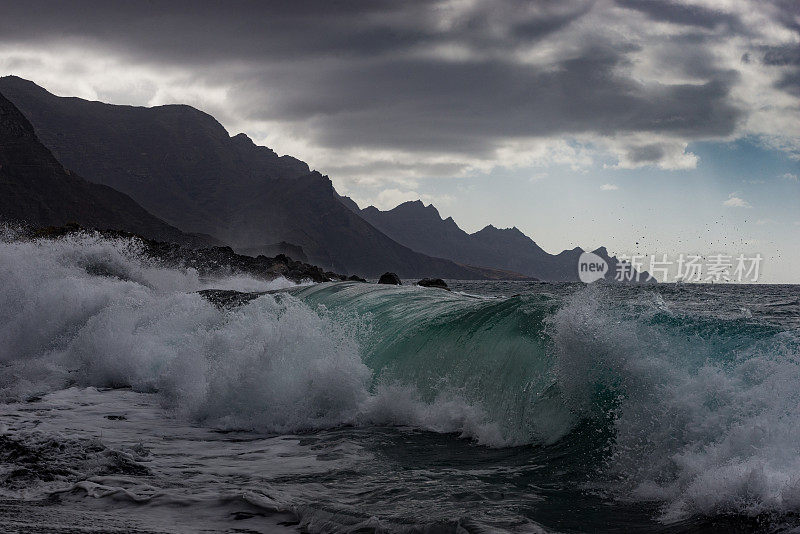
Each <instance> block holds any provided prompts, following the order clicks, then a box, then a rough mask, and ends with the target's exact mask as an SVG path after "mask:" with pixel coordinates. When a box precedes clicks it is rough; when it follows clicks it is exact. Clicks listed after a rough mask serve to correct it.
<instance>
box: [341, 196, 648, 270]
mask: <svg viewBox="0 0 800 534" xmlns="http://www.w3.org/2000/svg"><path fill="white" fill-rule="evenodd" d="M342 201H343V202H344V203H345V204H346V205H348V206H349V207H350V209H354V208H353V206H355V209H359V208H358V205H357V204H356V203H355V202H354V201H353V200H352V199H350V198H347V197H343V200H342ZM359 213H360V214H361V215H362V216H363V217H364V218H365V219H367V220H368V221H369V222H370V223H372V225H373V226H375V227H376V228H378V229H379V230H381V231H382V232H384V233H385V234H386V235H388V236H389V237H391V238H393V239H395V240H396V241H397V242H399V243H401V244H405V245H407V246H411V247H412V248H415V250H418V251H420V252H423V253H425V254H430V255H436V256H440V257H444V258H449V259H452V260H453V261H456V262H461V263H466V264H470V265H485V266H487V267H491V268H495V269H503V270H510V271H514V272H518V273H521V274H524V275H527V276H531V277H535V278H538V279H541V280H550V281H574V280H577V279H578V261H579V258H580V255H581V254H582V253H583V252H585V251H584V250H583V249H582V248H580V247H575V248H573V249H568V250H563V251H561V252H560V253H558V254H550V253H548V252H546V251H545V250H544V249H542V248H541V247H540V246H539V245H537V244H536V242H535V241H534V240H533V239H531V238H530V237H529V236H527V235H525V234H524V233H523V232H522V231H521V230H520V229H519V228H517V227H516V226H514V227H511V228H497V227H495V226H494V225H492V224H487V225H486V226H484V227H483V228H481V229H480V230H478V231H476V232H473V233H471V234H470V233H467V232H466V231H464V230H462V229H461V228H460V227H459V226H458V224H457V223H456V222H455V221H454V220H453V218H452V217H447V218H446V219H443V218H442V217H441V214H440V213H439V210H438V209H437V208H436V207H435V206H434V205H433V204H429V205H428V206H426V205H425V204H424V203H423V202H422V201H421V200H410V201H407V202H403V203H401V204H399V205H398V206H396V207H394V208H392V209H390V210H386V211H381V210H379V209H377V208H376V207H374V206H368V207H366V208H364V209H359ZM591 252H594V253H595V254H597V255H598V256H600V257H601V258H603V259H604V260H605V261H606V263H607V264H608V265H609V270H608V273H607V275H606V278H607V279H613V278H614V275H615V274H616V270H617V266H618V263H619V260H617V258H616V257H615V256H610V255H609V254H608V250H607V249H606V247H604V246H601V247H598V248H597V249H595V250H593V251H591ZM642 276H643V277H644V278H645V279H646V278H647V277H648V275H647V274H646V273H642Z"/></svg>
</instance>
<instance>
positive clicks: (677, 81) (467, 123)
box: [0, 0, 800, 282]
mask: <svg viewBox="0 0 800 534" xmlns="http://www.w3.org/2000/svg"><path fill="white" fill-rule="evenodd" d="M0 13H2V16H0V75H4V74H16V75H19V76H22V77H24V78H28V79H31V80H33V81H34V82H36V83H38V84H39V85H42V86H44V87H45V88H47V89H48V90H50V91H52V92H54V93H56V94H60V95H70V96H80V97H84V98H90V99H98V100H103V101H107V102H112V103H124V104H138V105H159V104H164V103H174V102H180V103H188V104H191V105H194V106H196V107H198V108H201V109H203V110H204V111H207V112H209V113H211V114H212V115H214V116H215V117H217V118H218V119H219V120H220V121H221V122H222V123H223V124H224V125H225V126H226V127H227V128H228V130H229V132H230V133H231V134H235V133H238V132H241V131H243V132H246V133H247V134H248V135H250V136H251V137H252V138H253V139H254V140H256V142H258V143H260V144H265V145H268V146H270V147H272V148H273V149H275V150H276V151H277V152H279V153H281V154H291V155H293V156H296V157H299V158H301V159H303V160H305V161H307V162H309V164H310V165H311V166H312V167H314V168H316V169H318V170H320V171H321V172H323V173H325V174H328V175H330V176H331V178H332V179H333V181H334V184H335V185H336V186H337V189H338V190H339V191H340V192H341V193H343V194H349V195H351V196H352V197H353V198H354V199H355V200H356V201H358V202H359V203H360V204H361V205H362V206H363V205H366V204H375V205H377V206H378V207H381V208H384V209H385V208H390V207H393V206H394V205H396V204H397V203H399V202H401V201H404V200H409V199H416V198H422V199H423V200H424V201H426V202H433V203H434V204H435V205H436V206H437V207H439V209H440V212H441V213H442V215H443V216H448V215H452V216H453V217H454V218H455V220H456V221H457V222H458V223H459V224H460V225H461V226H462V227H464V228H465V229H467V230H469V231H474V230H477V229H479V228H481V227H482V226H484V225H486V224H489V223H493V224H494V225H495V226H500V227H504V226H517V227H519V228H520V229H522V230H523V231H524V232H526V233H527V234H528V235H530V236H531V237H532V238H533V239H535V240H536V241H537V242H538V243H539V244H540V245H542V246H543V247H545V248H546V249H547V250H549V251H551V252H557V251H560V250H561V249H564V248H572V247H573V246H576V245H578V246H583V247H585V248H592V247H595V246H599V245H607V246H608V247H609V249H610V250H611V251H613V252H617V253H635V252H643V253H670V254H677V253H681V252H684V253H690V252H704V253H709V252H726V253H731V254H736V253H739V252H747V253H751V252H761V253H763V254H764V255H765V256H766V259H765V263H764V272H765V275H766V278H765V279H766V280H769V281H792V282H800V238H799V237H798V236H800V209H798V207H800V182H799V181H798V176H799V175H800V162H799V159H798V158H800V2H798V1H796V0H772V1H768V0H758V1H756V0H752V1H749V0H714V1H712V0H681V1H662V0H616V1H612V0H596V1H589V0H587V1H583V0H553V1H532V2H513V1H508V2H506V1H491V2H488V1H487V2H477V1H460V0H456V1H443V2H416V1H402V2H400V1H395V0H391V1H376V0H370V1H364V2H351V1H344V2H338V1H332V0H320V1H302V0H300V1H298V0H290V1H286V2H270V1H264V2H232V1H227V2H219V3H210V2H196V1H186V2H180V1H170V2H126V3H119V2H107V1H98V2H68V1H67V2H35V1H33V2H31V1H28V2H6V1H4V0H0Z"/></svg>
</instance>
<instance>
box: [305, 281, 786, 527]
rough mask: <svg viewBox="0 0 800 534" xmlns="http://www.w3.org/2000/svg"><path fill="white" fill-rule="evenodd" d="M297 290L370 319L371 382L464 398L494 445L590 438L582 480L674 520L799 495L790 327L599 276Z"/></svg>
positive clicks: (341, 316)
mask: <svg viewBox="0 0 800 534" xmlns="http://www.w3.org/2000/svg"><path fill="white" fill-rule="evenodd" d="M292 293H293V294H294V295H295V296H297V297H298V298H300V299H301V300H303V301H304V302H306V303H308V304H309V305H311V306H312V307H319V306H322V307H324V308H325V309H326V310H327V312H328V313H332V314H333V316H335V317H338V320H340V321H347V320H349V319H348V318H349V317H359V318H360V320H362V321H364V324H363V328H362V329H361V332H362V333H361V336H362V337H361V346H362V350H363V358H364V361H365V363H366V364H367V365H368V367H369V368H370V369H371V371H372V372H373V383H372V388H373V390H375V389H377V388H380V387H381V385H382V384H386V383H402V384H404V385H406V386H413V387H415V388H417V389H418V391H419V392H420V395H421V396H422V398H423V400H424V401H425V402H428V403H431V402H435V401H436V399H437V398H440V397H441V396H443V395H444V396H449V397H451V398H455V397H458V398H461V399H463V400H464V401H465V402H467V403H468V404H469V405H471V406H473V407H475V408H476V410H477V413H479V414H481V417H483V418H484V422H483V423H484V424H486V425H488V424H491V425H493V426H494V428H495V429H496V434H494V435H493V439H491V440H485V441H487V442H488V443H489V444H492V445H506V446H507V445H515V444H524V443H530V444H540V445H543V446H554V447H555V446H556V445H557V444H559V443H562V442H564V441H565V440H566V441H568V442H569V441H575V440H581V441H583V442H584V444H583V445H582V446H579V448H578V449H579V450H580V451H582V452H581V453H580V454H576V455H575V457H574V458H573V461H574V462H575V463H576V464H578V463H581V462H586V461H591V462H596V465H595V467H596V469H597V473H596V474H595V475H594V476H593V477H591V480H590V481H588V482H587V484H588V485H590V486H592V487H594V488H595V489H597V490H599V491H606V492H610V493H613V494H615V495H618V496H623V497H625V498H629V499H634V500H638V501H642V500H643V501H656V502H666V503H668V504H667V505H665V507H664V509H663V517H662V519H664V520H665V521H671V520H677V519H681V518H684V517H687V516H692V515H696V514H701V515H714V514H720V513H723V514H724V513H737V514H739V513H742V512H743V511H744V512H745V513H747V514H749V515H756V514H759V513H762V512H771V511H775V510H780V511H792V510H796V509H798V507H799V506H800V390H798V388H797V387H796V384H798V383H800V338H799V337H798V333H797V330H796V329H794V328H792V327H786V326H781V325H778V324H774V323H769V322H763V321H759V320H754V319H753V318H752V317H750V316H749V314H748V313H746V312H744V311H743V312H741V313H738V314H733V315H732V314H730V313H728V311H727V310H715V309H714V307H713V306H711V305H710V306H708V307H706V309H704V310H703V313H698V311H697V309H696V308H695V309H694V311H693V312H683V311H675V310H673V309H672V307H673V306H671V305H670V304H669V303H668V302H666V301H665V300H664V299H663V298H662V297H661V295H660V294H659V293H657V292H654V291H652V290H646V291H645V290H631V289H630V288H625V289H616V288H613V287H606V288H604V287H601V286H592V287H588V288H576V287H573V288H571V289H569V290H568V291H561V292H560V294H554V293H542V292H539V293H537V294H527V295H520V296H514V297H510V298H496V299H491V298H470V297H467V296H464V295H459V294H451V293H446V292H443V291H440V290H429V289H423V288H416V287H380V286H369V285H360V284H336V285H330V286H325V285H322V286H314V287H308V288H302V289H296V290H292ZM632 294H633V298H632ZM692 300H693V299H692V298H691V297H688V301H692ZM723 312H724V313H723ZM587 425H588V427H587ZM587 428H588V429H589V430H587ZM478 437H479V438H480V437H481V436H480V435H478ZM596 451H602V452H601V454H599V455H598V454H596Z"/></svg>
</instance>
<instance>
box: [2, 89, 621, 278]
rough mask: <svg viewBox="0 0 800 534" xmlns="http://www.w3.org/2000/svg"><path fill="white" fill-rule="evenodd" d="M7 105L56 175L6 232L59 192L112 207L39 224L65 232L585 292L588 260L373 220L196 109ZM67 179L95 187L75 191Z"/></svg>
mask: <svg viewBox="0 0 800 534" xmlns="http://www.w3.org/2000/svg"><path fill="white" fill-rule="evenodd" d="M0 93H2V94H3V95H5V96H6V97H7V98H8V99H9V100H10V101H11V102H13V103H14V105H16V107H18V108H19V110H20V111H21V112H22V113H23V114H24V115H25V117H26V118H27V120H29V121H30V123H31V124H32V125H33V129H34V130H35V134H36V136H38V139H40V140H41V143H43V145H44V146H43V147H41V150H39V152H40V153H42V154H44V153H43V152H42V151H43V150H44V151H45V152H46V151H47V149H49V151H51V152H52V155H51V156H49V158H50V161H49V163H48V164H47V165H43V166H42V168H45V167H47V168H49V169H50V170H49V171H47V172H46V173H43V174H46V175H47V176H49V178H47V180H49V181H47V180H45V181H39V182H37V180H39V178H38V175H39V174H42V173H38V174H37V173H35V172H33V171H30V172H28V174H27V175H26V176H25V177H24V179H20V180H19V182H20V183H24V184H26V185H25V187H28V188H34V189H37V191H38V193H36V194H33V193H31V194H28V193H27V192H25V190H24V188H23V187H21V186H19V184H18V186H17V189H16V192H15V195H16V196H15V197H13V198H15V199H16V200H13V201H8V200H7V201H6V202H5V203H4V207H3V211H2V212H0V215H2V216H4V217H6V218H9V217H16V218H20V217H21V216H24V215H26V214H29V215H30V214H31V213H33V212H35V211H36V209H35V207H34V206H33V205H32V202H33V201H32V200H26V199H29V198H36V199H38V200H36V202H38V204H40V205H49V204H48V203H50V202H51V201H53V202H54V199H55V198H56V197H65V194H64V193H61V192H60V191H61V189H64V188H67V189H69V188H73V189H74V188H79V189H80V188H82V189H81V190H82V191H83V190H92V191H94V193H92V195H94V197H98V196H104V199H103V200H102V201H100V200H98V201H96V202H95V203H94V204H92V205H82V204H74V206H73V208H74V210H73V211H74V212H75V213H76V214H81V215H80V216H78V215H75V216H72V218H71V219H70V218H69V217H67V215H68V214H65V215H64V216H60V217H49V218H48V217H45V216H38V215H36V216H31V217H30V218H31V222H32V223H35V224H59V223H60V221H66V219H65V217H66V218H67V219H69V220H73V221H76V222H81V221H88V222H92V221H94V225H95V226H96V225H97V224H100V223H102V224H103V225H105V226H115V225H117V226H119V227H120V228H121V229H125V230H128V231H133V232H139V233H142V234H143V235H147V236H148V237H158V236H161V237H163V238H164V239H167V240H183V241H184V242H187V237H186V235H188V234H189V233H191V234H207V235H208V236H213V238H207V239H206V242H208V241H210V240H212V239H216V240H219V241H221V242H224V243H226V244H229V245H231V246H232V247H233V248H234V249H235V250H237V251H240V252H243V253H247V254H253V255H255V254H260V253H264V254H268V255H274V253H276V252H278V251H279V252H288V253H289V254H291V253H292V251H294V253H295V255H297V256H303V257H304V258H307V259H308V261H309V262H311V263H314V264H316V265H319V266H321V267H323V268H325V269H332V270H335V271H338V272H343V273H352V274H359V275H362V276H369V277H374V276H377V275H379V274H380V273H382V272H385V271H387V270H390V271H395V272H397V273H398V274H399V275H400V276H401V277H406V278H413V277H423V276H437V277H442V278H461V279H483V278H524V277H535V278H539V279H542V280H559V281H561V280H576V279H577V271H576V266H577V258H578V256H580V254H581V252H582V250H581V249H577V248H576V249H573V250H566V251H564V252H562V253H560V254H557V255H551V254H548V253H547V252H546V251H544V250H543V249H541V248H540V247H539V246H538V245H536V243H535V242H534V241H533V240H532V239H530V238H529V237H527V236H525V235H524V234H523V233H522V232H520V231H519V230H518V229H516V228H512V229H497V228H495V227H493V226H491V225H489V226H487V227H486V228H484V229H482V230H481V231H479V232H476V233H474V234H467V233H466V232H464V231H463V230H461V229H460V228H459V227H458V225H457V224H456V223H455V221H453V219H452V218H447V219H444V220H443V219H442V218H441V217H440V215H439V213H438V211H437V210H436V208H435V207H433V206H432V205H431V206H427V207H426V206H424V205H423V204H422V203H421V202H419V201H417V202H407V203H404V204H401V205H400V206H397V207H396V208H395V209H393V210H389V211H386V212H382V211H379V210H377V209H376V208H374V207H371V206H370V207H368V208H365V209H363V210H362V209H360V208H359V207H358V206H357V205H355V203H354V202H352V201H351V200H350V199H348V198H346V197H341V196H340V195H338V193H337V192H336V190H335V189H334V187H333V184H332V183H331V181H330V179H329V178H328V177H327V176H324V175H322V174H320V173H319V172H316V171H312V170H311V169H310V168H309V166H308V165H307V164H306V163H305V162H303V161H300V160H299V159H296V158H293V157H291V156H278V155H277V154H276V153H275V152H274V151H272V150H271V149H269V148H267V147H262V146H257V145H256V144H254V143H253V141H252V140H251V139H249V138H248V137H247V136H246V135H244V134H238V135H234V136H230V135H229V134H228V132H227V131H226V130H225V128H224V127H223V126H222V125H221V124H220V123H219V122H218V121H217V120H216V119H214V118H213V117H212V116H210V115H208V114H206V113H203V112H201V111H199V110H197V109H195V108H192V107H190V106H185V105H166V106H157V107H152V108H145V107H134V106H120V105H111V104H105V103H102V102H90V101H87V100H83V99H79V98H69V97H58V96H55V95H53V94H51V93H49V92H47V91H46V90H45V89H43V88H41V87H39V86H38V85H36V84H34V83H33V82H30V81H27V80H23V79H21V78H17V77H14V76H7V77H3V78H0ZM4 128H5V126H4ZM32 135H33V132H30V136H32ZM30 136H29V137H30ZM34 139H35V138H34ZM29 140H30V139H29ZM36 142H37V143H38V141H36ZM45 147H46V148H45ZM6 150H7V148H6V147H5V146H4V147H3V151H4V152H5V151H6ZM42 154H40V156H41V157H40V159H42V161H44V160H46V159H47V156H45V155H42ZM56 160H57V161H56ZM61 165H63V167H61ZM57 167H58V168H60V169H61V171H59V170H58V168H57ZM64 168H67V169H71V170H73V171H75V172H76V173H77V174H78V175H80V176H83V177H85V180H81V184H80V185H77V183H74V182H75V179H72V181H70V179H68V178H66V177H69V176H71V175H70V174H69V172H68V171H64ZM31 169H33V167H31ZM53 173H56V174H58V175H59V176H60V178H59V179H58V180H56V179H55V178H53ZM43 180H44V178H43ZM87 180H88V181H90V182H94V183H92V184H90V183H89V182H87ZM55 182H59V183H58V184H57V186H56V185H55ZM32 184H38V185H36V186H35V187H34V186H33V185H32ZM100 191H102V192H103V195H100V193H98V192H100ZM37 195H38V196H37ZM92 195H89V194H85V195H82V196H83V197H85V198H87V199H89V198H94V197H93V196H92ZM66 197H69V195H68V194H66ZM112 197H113V198H112ZM10 198H12V197H11V196H7V199H10ZM131 199H132V200H131ZM134 201H135V202H134ZM137 203H138V204H139V205H140V206H137V205H136V204H137ZM112 204H113V205H114V206H118V208H119V209H116V210H115V209H110V210H106V211H111V212H114V213H113V214H112V215H104V214H101V212H100V211H98V210H99V208H97V206H101V205H102V206H107V205H112ZM134 206H135V207H136V208H138V210H139V211H137V213H138V214H139V215H138V219H137V220H136V223H135V224H134V223H133V222H130V221H132V219H134V218H135V217H133V216H132V215H131V211H132V210H134V211H135V208H134ZM37 209H38V210H39V212H46V211H47V209H44V208H37ZM148 212H149V213H148ZM103 213H105V212H103ZM90 214H94V215H90ZM122 214H126V215H125V217H127V219H125V220H122V219H121V218H120V217H122ZM145 221H147V222H146V223H145ZM156 221H157V222H156ZM148 225H150V226H148ZM151 227H152V228H151ZM137 229H139V230H137ZM193 239H197V238H196V237H195V238H193ZM597 253H598V254H599V255H601V256H603V257H604V258H605V259H606V260H607V261H608V262H609V263H610V266H611V269H610V273H613V268H614V265H615V264H616V260H615V259H614V258H610V257H608V254H607V253H606V251H605V249H604V248H600V249H598V250H597ZM304 258H303V259H304Z"/></svg>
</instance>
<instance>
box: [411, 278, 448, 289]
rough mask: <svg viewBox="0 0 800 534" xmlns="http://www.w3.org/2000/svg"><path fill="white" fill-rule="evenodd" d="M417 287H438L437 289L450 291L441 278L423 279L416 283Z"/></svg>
mask: <svg viewBox="0 0 800 534" xmlns="http://www.w3.org/2000/svg"><path fill="white" fill-rule="evenodd" d="M417 285H418V286H422V287H438V288H439V289H446V290H447V291H450V288H449V287H447V284H446V283H445V281H444V280H442V279H441V278H423V279H422V280H420V281H419V282H417Z"/></svg>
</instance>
